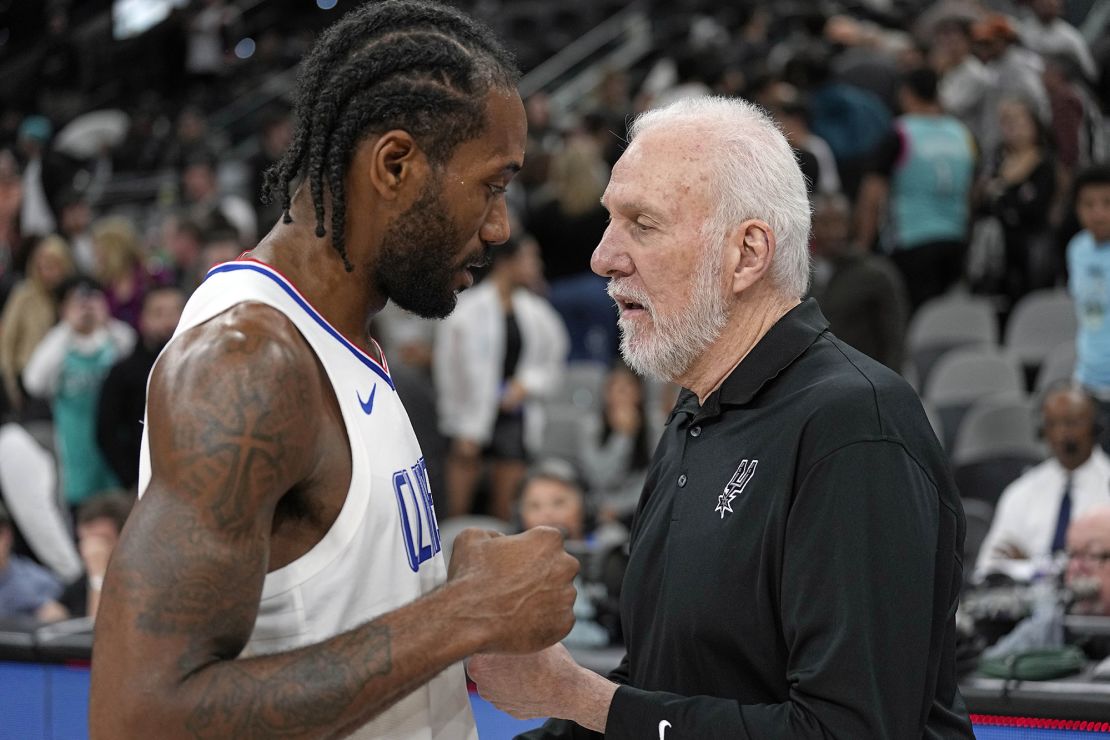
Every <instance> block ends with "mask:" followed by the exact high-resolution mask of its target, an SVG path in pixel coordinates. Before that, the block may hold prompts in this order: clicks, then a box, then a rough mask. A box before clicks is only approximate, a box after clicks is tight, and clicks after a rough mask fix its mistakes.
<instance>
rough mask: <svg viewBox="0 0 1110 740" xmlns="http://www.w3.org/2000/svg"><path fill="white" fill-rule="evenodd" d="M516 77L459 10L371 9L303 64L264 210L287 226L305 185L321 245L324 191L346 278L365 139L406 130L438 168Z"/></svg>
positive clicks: (430, 5)
mask: <svg viewBox="0 0 1110 740" xmlns="http://www.w3.org/2000/svg"><path fill="white" fill-rule="evenodd" d="M517 75H518V73H517V70H516V66H515V63H514V61H513V58H512V56H511V55H510V54H509V53H508V52H507V51H506V50H505V49H504V48H503V47H502V46H501V45H500V44H499V43H498V41H497V40H496V39H495V38H494V36H493V34H492V32H490V30H489V29H488V28H486V27H485V26H483V25H481V24H480V23H478V22H477V21H475V20H473V19H472V18H470V17H468V16H466V15H464V14H463V13H461V12H459V11H458V10H455V9H453V8H450V7H447V6H445V5H440V4H438V3H435V2H427V1H424V0H387V1H386V2H381V3H367V4H366V5H363V6H362V7H360V8H358V9H356V10H354V11H352V12H350V13H348V14H347V15H346V16H344V17H343V18H342V19H341V20H340V21H339V22H338V23H336V24H335V25H333V26H331V27H330V28H328V29H327V30H326V31H325V32H324V33H323V34H321V36H320V38H319V40H318V41H317V42H316V44H315V46H314V47H313V49H312V51H311V52H309V54H308V55H307V56H306V57H305V59H304V61H303V62H302V65H301V69H300V72H299V75H298V81H297V98H296V112H295V118H296V124H295V128H294V132H293V140H292V142H291V144H290V146H289V149H288V150H287V151H286V152H285V155H284V156H283V157H282V158H281V160H280V161H279V162H278V163H277V164H275V165H274V166H273V167H271V168H270V169H269V170H268V171H267V172H266V174H265V180H264V186H263V193H262V200H263V202H265V203H270V202H272V201H273V200H274V199H275V198H279V199H280V203H281V208H282V221H283V222H284V223H291V222H292V220H293V219H292V216H291V215H290V208H291V205H292V192H291V187H290V185H291V183H293V182H294V181H295V180H297V179H298V178H300V177H302V176H303V177H304V179H305V180H307V183H308V187H309V190H310V192H311V195H312V203H313V211H314V215H315V220H316V230H315V233H316V235H317V236H318V237H323V236H325V235H326V234H327V228H326V226H325V223H324V221H325V218H324V217H325V213H324V194H325V193H324V189H325V185H326V187H327V191H328V193H329V194H330V196H331V224H330V227H331V232H332V245H333V246H334V247H335V249H336V251H337V252H338V253H339V255H340V257H341V258H342V259H343V266H344V268H345V269H346V270H347V271H348V272H350V271H351V270H352V269H353V267H352V265H351V263H350V261H349V260H348V259H347V248H346V239H345V230H346V211H347V207H346V201H345V188H344V178H345V177H346V173H347V168H348V167H349V165H350V160H351V156H352V155H353V153H354V150H355V149H356V148H357V146H358V144H359V143H360V142H361V141H362V139H364V138H365V137H366V136H368V135H371V134H373V133H380V132H384V131H388V130H391V129H403V130H405V131H408V132H409V133H410V134H411V135H412V136H413V138H414V139H416V141H417V142H418V143H419V145H420V147H421V148H422V149H424V151H425V152H426V154H427V156H428V158H429V160H430V161H431V162H432V164H433V165H439V164H442V163H444V162H445V161H446V160H447V159H448V158H449V157H450V155H451V152H453V151H454V149H455V147H456V146H457V145H458V144H460V143H462V142H463V141H467V140H469V139H471V138H473V137H475V136H478V135H480V134H481V132H482V130H483V129H484V126H485V120H484V105H483V103H482V97H483V94H484V93H485V92H487V91H488V90H490V89H492V88H494V87H495V86H500V87H513V86H515V84H516V80H517Z"/></svg>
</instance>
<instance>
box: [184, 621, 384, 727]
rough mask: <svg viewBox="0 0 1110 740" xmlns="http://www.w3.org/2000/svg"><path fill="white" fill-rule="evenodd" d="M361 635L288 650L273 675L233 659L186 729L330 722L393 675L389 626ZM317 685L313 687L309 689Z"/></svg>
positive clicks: (215, 679) (211, 683)
mask: <svg viewBox="0 0 1110 740" xmlns="http://www.w3.org/2000/svg"><path fill="white" fill-rule="evenodd" d="M366 630H368V633H365V634H364V635H362V636H358V637H356V636H355V634H352V633H345V634H343V635H341V636H339V637H338V638H335V639H333V640H331V641H329V642H328V643H326V644H325V645H323V646H320V647H319V648H315V647H314V648H309V649H304V650H299V651H296V652H293V653H288V654H286V655H284V656H282V658H284V659H285V660H284V661H283V662H284V665H282V666H281V667H280V668H277V669H276V670H274V671H270V672H269V673H268V675H262V676H260V675H259V672H258V671H253V670H250V669H249V668H250V662H249V661H248V662H245V663H244V664H243V665H242V666H237V665H236V664H235V663H230V664H228V665H227V666H225V667H224V669H223V672H221V673H219V674H218V675H215V676H213V677H212V679H211V680H210V681H208V684H207V686H205V688H204V690H203V693H202V694H201V697H200V701H199V703H198V704H197V707H196V709H195V710H194V711H193V713H192V714H191V715H190V717H189V719H188V724H187V727H188V729H189V731H190V732H191V733H192V735H193V736H194V737H195V738H197V740H208V739H209V738H212V739H213V740H215V739H216V738H228V737H234V738H242V740H255V739H257V740H263V739H264V738H273V737H283V736H288V735H300V734H301V733H304V732H306V731H309V730H312V729H313V728H319V727H323V726H326V725H327V724H329V723H330V722H333V721H334V720H335V718H336V717H338V716H339V715H341V714H342V713H343V712H344V710H346V709H347V708H348V707H350V706H351V704H352V703H354V701H355V700H356V699H357V697H358V694H359V692H360V691H361V690H362V689H363V687H364V686H365V685H366V683H367V682H368V681H370V680H371V679H372V678H374V677H376V676H385V675H388V674H389V672H390V669H391V668H392V662H391V659H390V630H389V627H387V626H384V625H381V626H379V625H367V627H366ZM306 686H312V687H313V689H312V691H306V690H305V687H306Z"/></svg>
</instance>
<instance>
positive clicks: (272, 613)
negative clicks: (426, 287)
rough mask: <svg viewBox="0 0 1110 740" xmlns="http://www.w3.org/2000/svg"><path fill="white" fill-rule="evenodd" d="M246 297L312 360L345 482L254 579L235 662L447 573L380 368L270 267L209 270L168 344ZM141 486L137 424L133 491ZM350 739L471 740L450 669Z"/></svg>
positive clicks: (421, 475) (424, 490)
mask: <svg viewBox="0 0 1110 740" xmlns="http://www.w3.org/2000/svg"><path fill="white" fill-rule="evenodd" d="M248 302H252V303H262V304H265V305H267V306H270V307H271V308H274V309H276V310H278V311H280V312H281V313H282V314H284V315H285V316H286V317H288V318H289V320H290V321H292V322H293V324H294V325H295V326H296V327H297V329H298V330H299V331H300V333H301V335H302V336H303V337H304V338H305V340H306V341H307V342H308V344H309V346H310V347H311V348H312V350H313V352H315V354H316V356H317V358H319V360H320V363H321V364H322V365H323V367H324V370H325V372H326V373H327V376H328V379H329V380H330V381H331V386H332V389H333V391H334V392H335V396H336V399H337V400H338V402H339V407H340V409H341V411H342V415H343V422H344V425H345V427H346V431H347V438H348V440H349V442H350V446H351V485H350V488H349V489H348V491H347V497H346V500H345V501H344V503H343V508H342V509H341V511H340V513H339V516H338V517H337V518H336V521H335V523H334V524H333V525H332V527H331V529H329V530H328V532H327V533H326V534H325V535H324V537H323V538H322V539H321V540H320V542H318V543H317V544H316V545H315V546H314V547H313V548H312V549H311V550H309V552H307V553H306V554H305V555H303V556H302V557H300V558H299V559H297V560H295V561H294V562H292V563H290V564H288V565H286V566H285V567H283V568H280V569H278V570H276V571H274V572H272V573H269V574H267V575H266V580H265V582H264V585H263V588H262V601H261V604H260V605H259V611H258V618H257V620H256V621H255V625H254V631H253V632H252V633H251V637H250V641H249V642H248V643H247V646H246V648H245V649H244V650H243V653H242V655H241V657H250V656H254V655H266V654H269V653H276V652H285V651H288V650H293V649H296V648H300V647H303V646H305V645H311V644H314V643H318V642H322V641H324V640H326V639H328V638H329V637H333V636H334V635H337V634H339V633H341V632H345V631H347V630H349V629H352V628H354V627H357V626H359V625H361V624H364V623H365V622H368V621H370V620H372V619H374V618H375V617H377V616H380V615H381V614H384V613H386V612H389V611H392V610H394V609H396V608H398V607H400V606H402V605H404V604H407V603H409V602H411V601H414V600H415V599H417V598H419V597H420V596H422V595H424V594H426V593H428V592H429V591H431V590H432V589H434V588H436V587H437V586H439V585H441V584H442V583H443V582H444V581H446V579H447V568H446V565H445V563H444V558H443V555H442V554H441V543H440V539H439V528H438V526H437V524H436V515H435V509H434V507H433V506H432V494H431V490H430V488H429V486H428V475H427V467H426V466H425V464H424V458H423V457H422V455H421V453H420V446H419V444H418V443H417V440H416V434H415V433H414V432H413V430H412V424H411V423H410V422H409V418H408V415H407V414H406V413H405V409H404V407H403V406H402V405H401V401H400V399H399V398H398V396H397V392H396V389H395V388H394V385H393V380H392V379H391V378H390V376H389V368H388V365H385V366H383V365H379V364H378V363H377V362H376V361H375V360H374V359H373V358H371V357H370V356H368V355H367V354H366V353H364V352H362V351H361V350H360V349H358V348H357V347H355V346H354V345H353V344H351V343H350V342H349V341H348V340H347V339H346V338H345V337H343V335H342V334H340V333H339V332H338V331H336V330H335V328H333V327H332V326H331V325H330V324H328V322H327V321H325V320H324V318H323V317H322V316H321V315H320V314H319V313H318V312H317V311H316V310H315V309H314V308H313V307H312V306H311V304H309V303H308V301H307V300H305V298H304V297H303V296H301V294H300V293H299V292H298V291H297V289H296V287H295V286H294V285H293V284H292V283H290V282H289V281H288V280H287V279H285V277H283V276H282V275H281V274H280V273H278V272H277V271H276V270H274V269H273V268H272V267H270V266H268V265H265V264H263V263H261V262H257V261H253V260H239V261H235V262H228V263H225V264H222V265H218V266H216V267H214V268H212V270H211V271H210V272H209V273H208V277H207V278H206V279H205V281H204V282H203V283H202V284H201V285H200V287H199V288H197V290H196V292H195V293H194V294H193V296H192V297H191V298H190V299H189V302H188V304H187V305H186V306H185V311H184V313H183V314H182V317H181V323H180V324H179V325H178V327H177V331H176V332H175V333H174V340H176V339H177V337H178V336H180V335H181V334H183V333H184V332H186V331H188V330H189V329H192V328H193V327H196V326H199V325H200V324H202V323H204V322H206V321H208V320H209V319H211V318H213V317H215V316H218V315H219V314H221V313H223V312H225V311H227V310H228V309H229V308H231V307H233V306H235V305H237V304H240V303H248ZM172 341H173V340H171V342H172ZM382 361H383V363H384V362H385V356H384V355H382ZM305 413H306V414H309V413H313V410H312V409H305ZM149 483H150V454H149V449H148V441H147V436H146V432H145V431H144V433H143V444H142V453H141V456H140V462H139V491H140V492H141V491H143V490H145V488H146V487H147V485H148V484H149ZM351 737H353V738H358V739H360V740H362V739H367V738H405V739H409V740H448V739H450V740H455V739H456V738H473V739H475V740H476V738H477V737H478V734H477V730H476V729H475V726H474V719H473V716H472V714H471V711H470V701H469V697H468V695H467V691H466V679H465V676H464V673H463V669H462V664H457V665H454V666H451V667H450V668H448V669H447V670H445V671H444V672H443V673H441V674H439V675H438V676H436V677H435V678H434V679H432V681H430V682H429V683H427V684H425V685H424V686H422V687H420V688H418V689H417V690H416V691H414V692H413V693H412V694H410V695H408V696H407V697H405V698H404V699H402V700H401V701H399V702H398V703H397V704H395V705H394V706H393V707H391V708H390V709H388V710H387V711H386V712H384V713H382V714H381V715H379V716H378V717H377V718H376V719H374V720H373V721H372V722H370V723H369V724H367V725H365V726H363V727H362V728H361V729H360V730H359V731H357V732H356V733H355V734H353V735H351Z"/></svg>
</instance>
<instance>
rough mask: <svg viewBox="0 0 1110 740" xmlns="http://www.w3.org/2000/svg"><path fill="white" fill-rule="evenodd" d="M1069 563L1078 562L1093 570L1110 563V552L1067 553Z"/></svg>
mask: <svg viewBox="0 0 1110 740" xmlns="http://www.w3.org/2000/svg"><path fill="white" fill-rule="evenodd" d="M1065 554H1066V555H1067V558H1068V560H1069V561H1072V560H1078V561H1079V562H1081V563H1082V564H1083V565H1089V566H1091V567H1092V568H1094V567H1098V566H1100V565H1103V564H1105V563H1108V562H1110V552H1068V553H1065Z"/></svg>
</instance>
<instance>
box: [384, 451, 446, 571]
mask: <svg viewBox="0 0 1110 740" xmlns="http://www.w3.org/2000/svg"><path fill="white" fill-rule="evenodd" d="M393 492H394V493H395V494H396V496H397V508H398V510H399V511H400V514H401V532H402V534H404V539H405V557H406V558H407V559H408V563H409V568H411V569H412V572H413V573H415V572H417V571H418V570H420V564H421V563H425V562H427V561H429V560H431V559H432V558H433V557H435V554H436V553H437V552H439V551H440V550H441V549H442V547H441V545H440V541H439V524H438V523H437V522H436V510H435V506H434V505H433V504H432V489H431V487H430V486H429V485H428V466H427V465H426V464H425V463H424V458H420V459H419V460H418V461H417V463H416V464H415V465H413V466H412V467H410V468H402V469H401V470H398V471H397V472H395V473H394V474H393Z"/></svg>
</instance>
